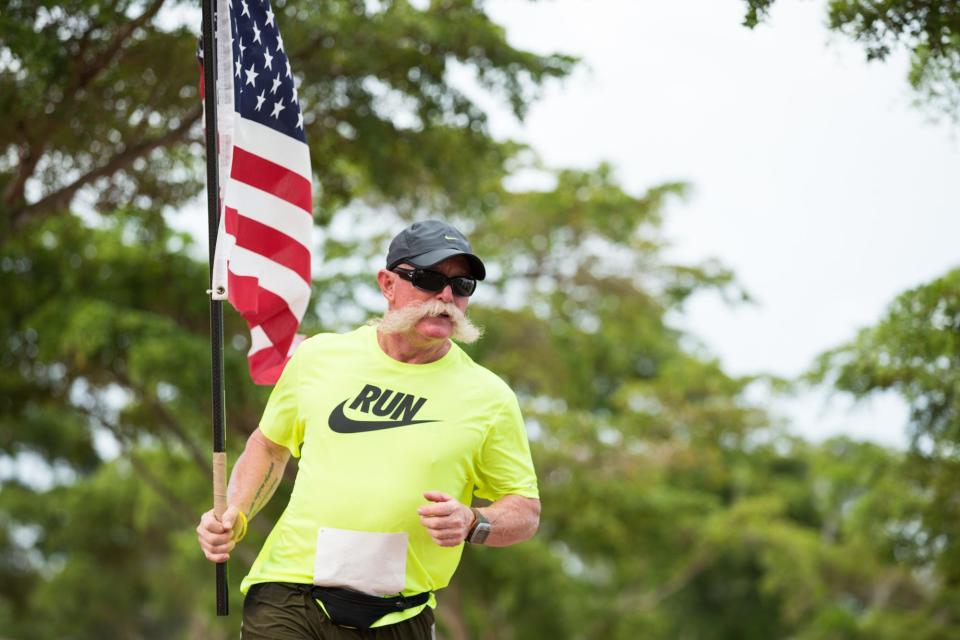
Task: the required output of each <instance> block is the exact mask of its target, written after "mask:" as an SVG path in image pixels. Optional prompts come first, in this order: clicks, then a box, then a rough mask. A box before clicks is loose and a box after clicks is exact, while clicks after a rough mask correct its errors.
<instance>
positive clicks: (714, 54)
mask: <svg viewBox="0 0 960 640" xmlns="http://www.w3.org/2000/svg"><path fill="white" fill-rule="evenodd" d="M488 6H489V11H490V13H491V15H492V16H493V18H494V19H495V20H496V21H497V22H499V23H501V24H503V25H504V26H505V27H506V29H507V34H508V37H509V39H510V41H511V42H512V43H513V44H515V45H517V46H520V47H523V48H528V49H532V50H534V51H537V52H552V51H561V52H566V53H572V54H576V55H578V56H581V57H582V58H583V60H584V62H585V65H584V67H583V68H582V69H581V70H580V71H578V72H577V73H576V74H575V75H574V76H573V78H571V79H570V80H568V81H566V82H564V83H562V84H559V83H558V84H555V85H553V86H552V87H551V88H550V89H549V90H548V91H547V92H546V94H545V96H544V99H542V100H541V101H540V102H538V103H537V104H536V106H534V107H533V109H532V110H531V111H530V114H529V117H528V119H527V120H526V122H525V123H523V124H520V123H518V122H516V121H515V120H514V119H513V118H512V117H511V116H510V115H509V113H508V112H507V111H506V110H505V109H503V108H500V107H496V105H493V104H491V103H489V102H484V104H485V106H487V107H488V108H492V113H493V118H492V127H493V130H494V132H495V134H496V135H497V136H499V137H511V138H514V139H519V140H523V141H526V142H528V143H529V144H531V145H532V146H533V147H534V148H535V149H536V150H537V151H538V152H539V154H540V155H541V157H542V158H543V159H544V160H545V161H546V163H547V164H549V165H551V166H555V167H570V166H572V167H589V166H594V165H596V163H597V162H599V161H603V160H606V161H609V162H611V163H612V164H613V165H614V166H615V167H616V168H617V175H618V176H619V178H620V180H621V182H622V183H623V184H624V185H625V186H626V188H627V189H628V190H630V191H632V192H634V193H642V192H643V190H645V189H646V188H648V187H650V186H652V185H655V184H657V183H659V182H663V181H667V180H677V179H680V180H685V181H689V182H690V183H691V184H692V185H693V187H694V195H693V197H692V198H691V200H690V201H688V202H686V203H677V204H674V205H673V206H671V208H670V211H669V217H668V220H669V222H668V227H667V231H668V237H669V238H671V239H672V240H673V242H674V244H675V246H674V249H673V256H675V257H677V258H678V259H684V260H700V259H704V258H708V257H716V258H718V259H720V260H721V261H722V262H723V263H724V264H726V265H727V266H729V267H731V268H733V269H734V270H735V272H736V274H737V276H738V279H739V282H740V283H741V284H742V285H743V286H744V287H745V288H746V289H747V290H748V291H749V292H750V293H751V294H752V295H753V296H754V298H755V299H756V301H757V303H756V304H755V305H752V306H748V307H740V308H736V309H731V308H728V307H726V306H725V305H724V304H723V303H722V302H721V301H719V300H718V299H716V298H715V297H712V296H701V297H700V298H698V299H696V300H695V301H694V302H693V304H692V305H691V306H690V308H689V313H687V314H685V316H684V317H683V318H682V319H681V320H680V322H681V323H682V325H683V326H684V327H685V328H687V329H688V330H689V331H691V332H692V333H693V334H695V335H696V336H698V337H699V338H700V339H701V340H702V341H703V342H704V343H705V345H706V347H707V348H708V350H709V352H710V353H713V354H714V355H716V356H717V357H719V358H720V359H721V361H722V362H723V364H724V366H725V367H726V369H727V370H728V371H729V372H731V373H735V374H746V373H758V372H770V373H775V374H779V375H785V376H795V375H797V374H798V373H800V372H802V371H803V370H804V369H805V368H806V367H807V366H809V365H810V363H811V362H812V360H813V358H814V357H815V356H816V355H817V354H818V353H820V352H821V351H823V350H825V349H828V348H830V347H832V346H835V345H837V344H838V343H841V342H843V341H845V340H847V339H849V338H851V337H852V336H854V334H855V332H856V330H857V329H858V328H860V327H864V326H867V325H870V324H873V323H874V322H876V321H877V320H878V319H879V318H880V316H881V314H882V312H883V310H884V308H885V307H886V305H887V304H889V302H890V301H891V300H892V299H893V298H894V297H895V296H896V295H897V294H898V293H899V292H901V291H903V290H905V289H907V288H909V287H912V286H915V285H918V284H920V283H923V282H925V281H928V280H930V279H932V278H934V277H936V276H938V275H941V274H943V273H944V272H946V271H947V270H948V269H950V268H951V267H955V266H958V264H960V259H958V252H957V248H956V247H957V238H958V237H960V218H958V216H956V215H954V214H955V209H956V203H957V202H958V201H960V180H957V169H958V164H960V162H958V161H960V145H958V141H957V138H956V133H957V129H956V128H954V127H953V126H952V125H950V124H948V123H939V124H937V123H934V122H931V118H930V112H929V111H924V110H923V109H921V108H918V107H916V106H915V105H914V104H913V101H914V100H915V98H916V96H915V95H914V94H913V93H912V91H911V89H910V87H909V86H908V84H907V81H906V69H907V62H906V56H904V55H900V56H897V57H895V58H894V59H892V60H890V61H887V62H886V63H871V64H867V63H866V62H865V61H864V54H863V51H862V49H861V48H860V47H858V46H857V45H856V44H854V43H852V42H848V41H847V40H846V39H844V38H842V37H840V36H838V35H833V34H831V33H829V32H828V31H827V29H826V27H825V26H824V21H825V15H826V13H825V10H824V3H823V2H822V1H813V2H811V1H800V0H779V2H778V3H777V5H776V6H775V10H774V11H773V13H772V15H771V19H770V20H769V21H768V23H767V24H765V25H763V26H761V27H759V28H758V29H756V30H754V31H750V30H748V29H746V28H745V27H742V26H741V24H740V23H741V21H742V19H743V10H744V9H743V7H744V3H743V2H741V1H739V0H683V1H673V2H665V1H662V2H641V1H638V0H603V1H597V0H552V1H548V2H535V3H534V2H530V3H528V2H520V1H517V0H496V1H494V2H491V3H490V4H489V5H488ZM777 408H778V410H779V411H780V412H781V413H783V414H785V416H786V417H787V418H789V420H790V422H791V423H792V425H793V426H792V428H793V429H794V430H796V431H797V432H798V433H800V434H803V435H804V436H806V437H810V438H815V439H819V438H822V437H824V436H826V435H830V434H834V433H848V434H850V435H853V436H855V437H862V438H871V439H874V440H877V441H879V442H883V443H888V444H902V443H904V442H905V435H904V433H905V432H904V425H905V421H906V412H905V408H904V407H903V405H902V404H901V403H900V402H899V401H898V400H897V399H896V398H893V397H888V398H881V399H879V400H877V401H874V402H871V403H868V404H867V405H865V406H860V407H856V408H851V403H850V402H848V401H846V400H845V399H844V398H835V399H834V400H832V401H830V402H827V403H825V402H824V398H823V395H822V394H820V395H818V394H808V395H805V396H803V397H801V398H799V399H797V400H794V401H791V402H782V403H779V404H778V405H777Z"/></svg>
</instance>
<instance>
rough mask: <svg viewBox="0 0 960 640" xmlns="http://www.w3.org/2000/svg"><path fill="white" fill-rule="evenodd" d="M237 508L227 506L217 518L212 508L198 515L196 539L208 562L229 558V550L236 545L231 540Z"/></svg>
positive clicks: (224, 560)
mask: <svg viewBox="0 0 960 640" xmlns="http://www.w3.org/2000/svg"><path fill="white" fill-rule="evenodd" d="M237 513H238V510H237V508H236V507H227V510H226V511H224V512H223V516H222V517H220V518H219V519H218V518H217V516H216V515H215V514H214V513H213V509H210V511H207V512H206V513H205V514H203V515H202V516H201V517H200V524H198V525H197V539H198V540H199V541H200V548H201V549H203V555H205V556H207V560H209V561H210V562H226V561H227V560H229V559H230V551H232V550H233V548H234V547H235V546H236V544H237V543H236V542H234V541H233V527H234V525H235V524H236V522H237Z"/></svg>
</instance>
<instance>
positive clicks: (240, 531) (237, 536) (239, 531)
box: [231, 511, 247, 542]
mask: <svg viewBox="0 0 960 640" xmlns="http://www.w3.org/2000/svg"><path fill="white" fill-rule="evenodd" d="M237 525H240V526H239V528H238V527H237ZM245 535H247V516H245V515H244V514H243V511H237V521H236V522H234V523H233V535H232V536H231V539H232V540H233V541H234V542H240V541H241V540H243V537H244V536H245Z"/></svg>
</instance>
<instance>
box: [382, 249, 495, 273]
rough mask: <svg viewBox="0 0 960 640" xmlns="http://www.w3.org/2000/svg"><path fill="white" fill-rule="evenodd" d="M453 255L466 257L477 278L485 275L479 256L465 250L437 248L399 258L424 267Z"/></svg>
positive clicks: (471, 270) (471, 271)
mask: <svg viewBox="0 0 960 640" xmlns="http://www.w3.org/2000/svg"><path fill="white" fill-rule="evenodd" d="M454 256H463V257H464V258H466V259H467V262H469V263H470V273H471V274H472V275H473V277H474V278H476V279H477V280H483V279H484V278H486V277H487V269H486V267H484V266H483V261H482V260H480V258H478V257H477V256H475V255H473V254H472V253H467V252H466V251H457V250H456V249H437V250H435V251H428V252H427V253H421V254H420V255H419V256H413V257H411V258H404V259H403V260H401V262H409V263H410V264H412V265H413V266H415V267H420V268H421V269H426V268H427V267H432V266H434V265H435V264H439V263H441V262H443V261H444V260H446V259H447V258H452V257H454ZM393 266H396V265H391V267H393Z"/></svg>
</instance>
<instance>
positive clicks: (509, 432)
mask: <svg viewBox="0 0 960 640" xmlns="http://www.w3.org/2000/svg"><path fill="white" fill-rule="evenodd" d="M511 494H512V495H519V496H523V497H525V498H536V499H539V498H540V492H539V490H538V488H537V475H536V472H535V471H534V469H533V459H532V458H531V457H530V443H529V442H528V441H527V430H526V427H525V426H524V423H523V416H522V415H521V414H520V405H519V404H518V403H517V398H516V396H514V395H513V393H512V392H511V393H510V397H509V399H508V400H507V401H506V402H505V403H504V404H503V406H502V407H501V408H500V411H499V412H498V414H497V415H496V416H495V417H494V420H493V424H491V426H490V430H489V431H488V432H487V437H486V439H485V440H484V442H483V447H482V449H481V451H480V459H479V461H478V464H477V491H476V495H477V496H479V497H481V498H484V499H486V500H498V499H500V498H502V497H503V496H505V495H511Z"/></svg>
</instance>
